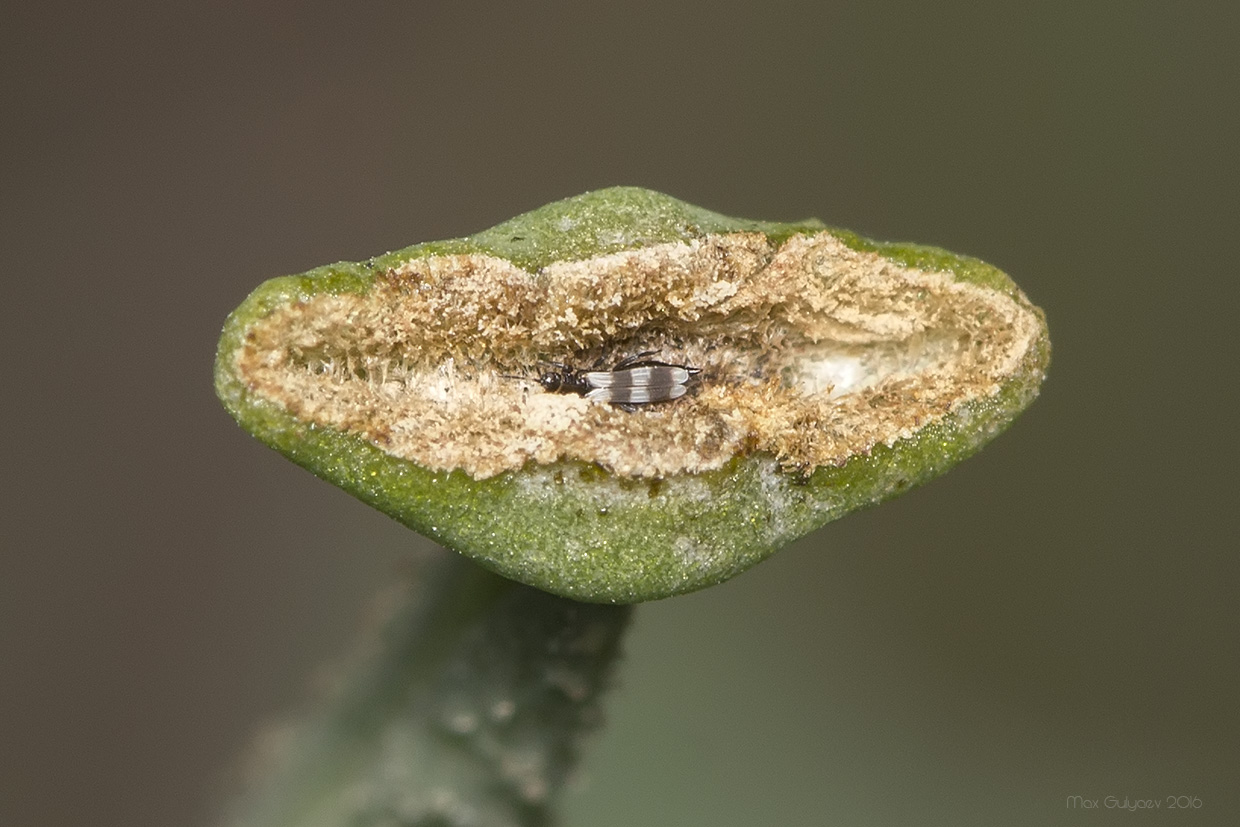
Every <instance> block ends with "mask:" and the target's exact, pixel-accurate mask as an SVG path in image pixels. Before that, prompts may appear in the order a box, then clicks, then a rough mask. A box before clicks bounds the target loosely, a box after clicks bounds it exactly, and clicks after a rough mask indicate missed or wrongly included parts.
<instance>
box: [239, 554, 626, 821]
mask: <svg viewBox="0 0 1240 827" xmlns="http://www.w3.org/2000/svg"><path fill="white" fill-rule="evenodd" d="M376 614H377V617H376V618H374V619H373V621H372V622H371V623H369V624H367V628H366V629H365V630H364V633H363V635H362V638H361V640H360V642H359V643H358V645H357V646H355V648H354V650H353V651H352V652H350V653H349V655H348V656H347V658H346V659H345V663H344V664H343V665H342V666H341V667H337V668H336V669H335V670H333V671H332V673H331V677H330V680H329V682H328V683H329V685H328V686H326V687H324V688H323V691H322V692H321V693H320V695H321V697H320V698H318V699H317V700H316V701H315V702H313V703H312V704H310V705H309V706H308V708H307V709H306V710H304V711H303V712H302V713H301V714H299V715H297V716H295V717H294V718H292V719H291V720H289V721H287V722H285V723H282V724H279V725H277V726H275V727H272V728H270V730H269V731H268V732H265V733H264V734H263V736H262V737H260V738H259V743H258V747H257V750H256V752H257V753H258V754H257V755H256V756H255V760H254V761H252V762H251V766H249V767H247V768H246V773H245V775H246V778H245V781H244V791H243V793H242V794H241V795H240V796H238V797H237V798H236V799H235V800H234V801H233V802H232V803H231V805H230V806H229V808H228V811H227V813H226V816H225V818H224V819H223V820H222V822H221V823H222V824H223V825H227V827H277V826H278V827H292V825H296V827H320V825H321V826H322V827H342V825H350V827H363V825H364V826H365V827H370V825H374V827H379V825H383V827H396V825H401V827H404V826H405V825H408V826H409V827H413V825H425V826H426V827H431V825H435V827H449V825H479V826H481V825H486V826H487V827H492V826H494V827H501V825H503V826H504V827H507V825H538V824H545V823H547V822H548V821H549V820H550V809H549V807H550V804H551V802H552V800H553V798H554V794H555V793H556V791H557V790H558V789H559V788H560V787H561V786H562V784H563V782H564V780H565V779H566V777H567V776H568V774H569V772H570V770H571V769H572V767H573V765H574V763H575V761H576V758H577V752H578V746H579V743H580V741H581V738H582V736H583V735H584V734H585V733H586V732H588V731H589V730H590V729H592V728H594V727H595V726H596V725H597V724H598V722H599V720H600V715H599V706H598V701H599V697H600V695H601V693H602V691H603V690H604V689H606V688H607V685H608V676H609V674H610V671H611V667H612V664H613V663H614V662H615V660H616V658H617V655H618V653H619V648H620V647H619V643H620V638H621V636H622V633H623V631H624V628H625V626H626V624H627V621H628V618H629V616H630V607H627V606H604V605H596V604H586V603H578V602H576V601H573V600H569V599H566V598H562V597H556V596H553V595H550V594H547V593H546V592H542V591H539V590H537V589H533V588H530V587H528V586H523V585H519V584H516V583H513V582H511V581H509V580H505V579H503V578H501V577H499V576H498V575H495V574H492V573H491V572H488V571H486V570H484V569H482V568H481V567H479V566H477V565H476V564H474V563H472V562H470V561H468V560H466V559H465V558H462V557H459V556H457V555H456V554H444V555H442V556H441V557H439V558H436V559H435V560H434V561H431V562H430V563H427V564H421V565H419V566H418V570H417V571H416V572H415V576H413V577H410V578H408V580H407V582H405V583H402V584H400V585H399V586H397V587H395V588H393V589H391V590H390V591H389V592H388V593H387V594H386V595H384V596H383V599H382V600H381V601H380V602H379V611H378V612H377V613H376Z"/></svg>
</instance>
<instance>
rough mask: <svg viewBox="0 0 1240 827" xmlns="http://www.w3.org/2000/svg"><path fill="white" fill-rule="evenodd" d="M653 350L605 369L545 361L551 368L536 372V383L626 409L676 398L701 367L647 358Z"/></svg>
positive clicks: (686, 388) (555, 390) (682, 392)
mask: <svg viewBox="0 0 1240 827" xmlns="http://www.w3.org/2000/svg"><path fill="white" fill-rule="evenodd" d="M656 353H658V351H656V350H648V351H646V352H644V353H639V354H637V355H636V356H630V357H628V358H627V359H622V360H621V361H619V362H617V363H616V364H615V366H613V367H612V368H610V369H609V370H598V369H594V370H585V369H582V368H574V367H571V366H569V365H565V364H562V363H560V362H548V363H547V364H548V365H549V366H550V367H551V368H552V370H546V371H543V372H542V373H541V374H539V376H538V384H539V385H541V386H542V388H543V390H545V391H547V392H548V393H575V394H577V395H578V396H584V397H585V398H586V399H589V400H591V401H594V402H608V403H610V404H612V405H616V406H618V407H621V408H624V409H626V410H632V409H635V408H636V407H637V406H638V405H650V404H654V403H656V402H670V401H672V400H673V399H679V398H680V397H682V396H684V395H685V393H686V392H687V391H688V390H689V388H688V382H689V380H690V379H692V378H693V377H694V376H696V375H697V374H699V373H701V372H702V369H701V368H694V367H689V366H688V365H676V364H672V363H670V362H661V361H659V360H657V359H650V358H649V357H650V356H653V355H654V354H656Z"/></svg>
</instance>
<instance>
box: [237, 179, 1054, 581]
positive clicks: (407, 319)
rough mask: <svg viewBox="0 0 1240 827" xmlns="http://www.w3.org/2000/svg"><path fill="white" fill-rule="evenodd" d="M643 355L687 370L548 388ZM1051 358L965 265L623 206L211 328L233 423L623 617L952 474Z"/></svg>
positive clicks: (784, 229) (597, 209) (348, 273)
mask: <svg viewBox="0 0 1240 827" xmlns="http://www.w3.org/2000/svg"><path fill="white" fill-rule="evenodd" d="M645 354H653V355H650V356H647V357H645V358H646V359H647V361H653V360H657V361H658V363H659V364H661V365H664V366H685V367H686V368H688V367H691V368H692V371H693V374H692V378H691V379H690V380H688V381H687V382H684V383H683V384H685V388H684V389H682V388H680V387H677V388H676V389H675V398H673V394H672V393H669V392H667V390H666V389H662V388H656V389H654V390H655V391H656V392H655V393H654V394H653V396H654V398H655V399H656V404H649V405H641V406H640V407H639V406H627V405H613V404H607V403H606V402H601V401H600V400H599V399H592V398H588V394H585V393H568V394H565V393H550V392H547V391H546V390H545V389H544V387H541V386H540V385H539V382H538V380H539V378H540V376H543V375H545V374H546V371H547V370H548V368H547V365H548V364H555V365H558V367H556V368H554V370H558V371H560V372H561V373H563V375H565V376H569V375H571V376H573V377H577V378H578V380H579V381H580V382H581V383H583V389H584V388H585V387H587V385H586V384H584V383H586V382H587V377H589V376H592V375H593V376H604V377H605V376H606V374H603V373H596V374H590V373H585V372H583V371H588V370H599V368H598V367H597V366H601V365H607V366H610V365H618V364H619V365H624V364H629V365H632V364H641V363H634V362H632V361H630V362H628V363H625V362H624V361H623V360H625V359H626V358H629V357H636V356H638V355H645ZM1049 358H1050V342H1049V339H1048V336H1047V329H1046V323H1045V318H1044V316H1043V314H1042V312H1041V311H1040V310H1039V309H1038V308H1037V307H1035V306H1033V305H1032V304H1031V303H1030V302H1029V300H1028V299H1027V298H1026V297H1025V296H1024V294H1023V293H1021V291H1020V290H1019V289H1018V288H1017V287H1016V285H1014V284H1013V283H1012V281H1011V280H1010V279H1009V278H1008V277H1007V276H1006V275H1004V274H1003V273H1002V272H1000V271H999V270H997V269H995V268H994V267H991V266H990V265H987V264H984V263H983V262H980V261H978V260H976V259H972V258H967V257H964V256H957V255H954V254H951V253H948V252H945V251H943V250H938V249H935V248H931V247H922V246H916V245H908V244H882V243H876V242H872V241H868V240H866V239H862V238H859V237H858V236H856V235H854V234H852V233H849V232H845V231H840V230H834V229H827V228H825V227H823V226H822V225H821V224H819V223H818V222H813V221H811V222H802V223H797V224H780V223H770V222H757V221H744V220H739V219H732V218H727V217H725V216H721V215H717V214H715V213H712V212H708V211H706V210H702V209H699V208H697V207H694V206H691V205H689V204H685V203H683V202H681V201H677V200H675V199H672V198H669V197H667V196H664V195H660V194H658V193H655V192H650V191H648V190H641V189H634V188H615V189H608V190H601V191H599V192H594V193H588V194H586V195H582V196H579V197H576V198H570V199H566V200H564V201H559V202H556V203H554V204H549V205H548V206H546V207H543V208H541V209H538V210H535V211H533V212H530V213H527V214H525V215H522V216H518V217H517V218H514V219H512V220H510V221H507V222H505V223H503V224H501V225H499V226H497V227H495V228H493V229H490V230H487V231H484V232H481V233H478V234H477V235H474V236H470V237H468V238H464V239H457V240H452V241H445V242H433V243H428V244H419V245H416V246H413V247H409V248H407V249H404V250H400V251H398V252H395V253H389V254H387V255H384V256H382V257H379V258H376V259H373V260H371V261H369V262H365V263H360V264H344V263H342V264H333V265H328V266H326V267H320V268H318V269H316V270H312V271H310V272H308V273H305V274H303V275H299V276H289V277H284V278H278V279H273V280H271V281H268V282H266V283H265V284H263V285H261V286H260V287H259V288H258V289H257V290H255V291H254V293H252V294H251V295H250V296H249V298H247V299H246V301H245V302H244V303H243V304H242V305H241V306H240V307H239V308H238V309H237V310H236V311H234V312H233V313H232V315H231V316H230V317H229V319H228V321H227V323H226V325H225V327H224V332H223V336H222V337H221V340H220V345H219V351H218V356H217V361H216V371H215V381H216V390H217V393H218V394H219V396H220V398H221V399H222V400H223V402H224V405H225V407H227V408H228V410H229V412H230V413H231V414H232V415H233V416H234V417H235V418H236V419H237V421H238V422H239V423H240V424H241V425H242V427H244V428H245V429H246V430H248V431H249V432H250V433H252V434H253V435H254V436H256V437H257V438H258V439H260V440H262V441H263V442H265V443H266V444H268V445H270V446H271V447H273V448H275V449H276V450H278V451H280V452H281V453H283V454H284V455H285V456H287V457H288V458H289V459H291V460H293V461H294V462H296V463H298V464H300V465H303V466H305V467H306V468H308V469H309V470H311V471H312V472H314V473H315V474H317V475H318V476H320V477H323V478H324V479H327V480H330V481H332V482H334V483H336V484H337V485H339V486H341V487H342V488H344V489H345V490H346V491H348V492H350V493H351V494H353V495H354V496H357V497H359V498H360V499H362V500H364V501H365V502H368V503H370V504H371V505H373V506H375V507H376V508H378V509H380V510H381V511H384V512H385V513H387V514H389V515H391V516H392V517H394V518H395V519H397V520H399V521H400V522H402V523H404V524H405V525H407V526H409V527H410V528H413V529H415V530H416V531H419V532H421V533H423V534H425V535H427V536H428V537H431V538H433V539H435V540H436V541H437V542H440V543H442V544H443V545H445V546H448V547H449V548H452V549H455V550H457V551H459V552H460V553H462V554H465V555H467V556H469V557H472V558H474V559H475V560H477V561H478V562H480V563H481V564H483V565H484V566H486V567H488V568H490V569H493V570H494V571H496V572H499V573H501V574H503V575H505V576H507V577H510V578H512V579H514V580H518V581H521V582H523V583H527V584H530V585H532V586H536V587H538V588H541V589H545V590H547V591H550V592H553V593H556V594H560V595H563V596H566V597H572V598H575V599H578V600H584V601H591V602H636V601H642V600H653V599H657V598H661V597H667V596H669V595H674V594H679V593H683V592H688V591H693V590H695V589H700V588H703V587H705V586H709V585H711V584H714V583H719V582H722V581H723V580H726V579H728V578H729V577H732V576H733V575H735V574H738V573H739V572H741V571H744V570H745V569H747V568H749V567H750V566H752V565H754V564H755V563H757V562H758V561H760V560H762V559H763V558H765V557H767V556H768V555H770V554H771V553H772V552H774V551H775V550H777V549H779V548H780V547H781V546H783V545H784V544H785V543H787V542H789V541H791V540H793V539H796V538H798V537H800V536H802V535H804V534H806V533H808V532H810V531H812V530H814V529H816V528H818V527H819V526H821V525H823V524H824V523H826V522H829V521H831V520H833V519H836V518H837V517H840V516H842V515H844V514H845V513H847V512H849V511H851V510H853V509H855V508H859V507H862V506H867V505H871V504H873V503H876V502H879V501H881V500H883V499H886V498H888V497H891V496H894V495H895V494H898V493H900V492H902V491H904V490H907V489H908V488H910V487H912V486H914V485H916V484H919V483H922V482H925V481H926V480H928V479H930V478H932V477H934V476H936V475H937V474H940V473H942V472H943V471H944V470H946V469H947V468H948V467H950V466H951V465H953V464H954V463H956V462H958V461H959V460H961V459H963V458H964V457H966V456H968V455H969V454H971V453H973V452H974V451H976V450H977V449H978V448H980V447H981V446H982V445H983V444H985V443H986V442H987V441H989V440H990V439H992V438H993V437H994V436H996V435H997V434H998V433H999V432H1000V431H1001V430H1003V428H1005V427H1006V426H1007V425H1008V424H1009V423H1010V422H1011V421H1012V419H1013V418H1014V417H1015V416H1016V415H1017V414H1018V413H1020V411H1021V410H1023V409H1024V408H1025V407H1026V406H1027V405H1028V404H1029V403H1030V402H1032V400H1033V399H1034V398H1035V397H1036V395H1037V392H1038V388H1039V386H1040V384H1041V382H1042V380H1043V378H1044V376H1045V372H1046V368H1047V365H1048V362H1049ZM591 366H595V367H593V368H592V367H591ZM569 369H571V370H572V373H571V374H569V373H564V371H567V370H569ZM603 370H605V368H604V369H603ZM629 370H630V371H631V370H632V369H631V368H629ZM660 371H661V372H662V374H667V373H668V372H669V370H668V369H666V368H665V369H660ZM660 371H645V372H643V373H641V377H642V378H639V379H633V377H635V376H638V373H637V372H632V373H631V374H630V375H625V376H624V381H625V382H634V381H636V382H645V381H658V380H657V379H646V378H645V377H647V376H652V375H656V374H659V373H660ZM681 375H682V374H680V373H679V372H678V373H677V377H678V378H679V377H680V376H681ZM522 377H524V378H526V379H527V380H528V381H523V380H522ZM595 381H596V382H597V381H603V380H602V379H595ZM682 391H683V392H682ZM612 396H615V395H614V394H613V395H612ZM603 398H604V399H605V398H608V395H607V394H604V395H603ZM617 398H618V397H617ZM624 398H628V397H627V396H625V397H624Z"/></svg>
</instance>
